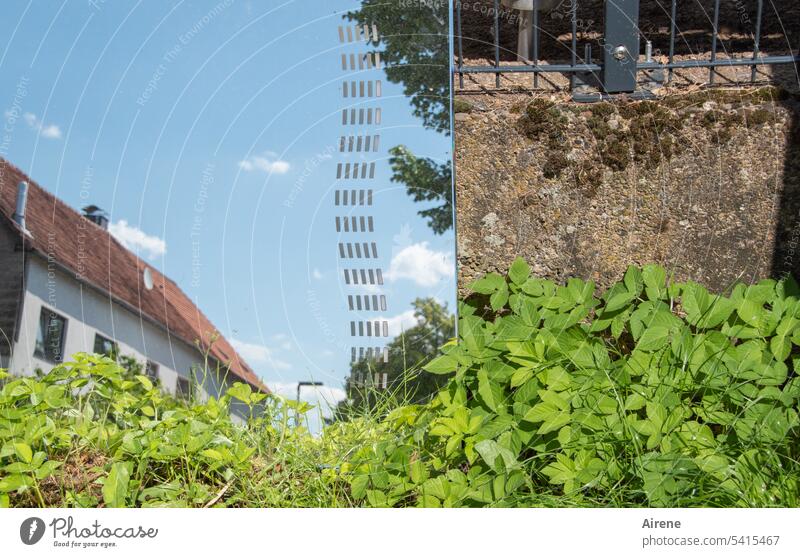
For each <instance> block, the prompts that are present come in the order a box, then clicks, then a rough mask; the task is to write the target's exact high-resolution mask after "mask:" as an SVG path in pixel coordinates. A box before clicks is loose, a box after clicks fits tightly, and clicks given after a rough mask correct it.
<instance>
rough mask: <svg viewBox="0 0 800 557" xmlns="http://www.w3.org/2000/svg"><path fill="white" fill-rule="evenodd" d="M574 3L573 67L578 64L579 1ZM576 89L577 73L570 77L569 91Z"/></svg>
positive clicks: (572, 0)
mask: <svg viewBox="0 0 800 557" xmlns="http://www.w3.org/2000/svg"><path fill="white" fill-rule="evenodd" d="M570 1H571V2H572V65H573V66H575V65H576V64H577V63H578V52H577V50H578V0H570ZM573 89H575V72H573V73H571V74H570V76H569V90H570V91H572V90H573Z"/></svg>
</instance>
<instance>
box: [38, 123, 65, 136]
mask: <svg viewBox="0 0 800 557" xmlns="http://www.w3.org/2000/svg"><path fill="white" fill-rule="evenodd" d="M41 134H42V137H46V138H47V139H61V128H59V127H58V126H56V125H55V124H50V125H49V126H42V128H41Z"/></svg>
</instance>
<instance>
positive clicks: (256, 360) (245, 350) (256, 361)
mask: <svg viewBox="0 0 800 557" xmlns="http://www.w3.org/2000/svg"><path fill="white" fill-rule="evenodd" d="M230 343H231V346H233V349H234V350H236V352H237V353H238V354H239V355H240V356H241V357H242V358H244V361H246V362H247V363H248V364H250V365H251V366H253V367H254V368H258V367H264V366H271V367H272V368H273V369H276V370H283V371H286V370H289V369H291V368H292V365H291V364H290V363H289V362H285V361H283V360H281V359H279V358H276V357H275V354H274V351H273V350H272V349H271V348H270V347H269V346H264V345H263V344H255V343H251V342H244V341H241V340H238V339H235V338H233V339H230Z"/></svg>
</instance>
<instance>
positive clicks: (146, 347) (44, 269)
mask: <svg viewBox="0 0 800 557" xmlns="http://www.w3.org/2000/svg"><path fill="white" fill-rule="evenodd" d="M26 282H27V284H26V292H25V297H24V302H23V313H22V319H21V323H20V331H19V338H18V341H17V342H16V344H15V347H14V355H13V358H12V361H11V366H10V369H9V371H11V373H14V374H17V375H32V374H33V372H34V370H35V369H36V368H40V369H41V370H42V371H45V372H47V371H49V370H50V369H52V368H53V364H51V363H49V362H47V361H45V360H42V359H39V358H37V357H36V356H34V355H33V353H34V349H35V345H36V335H37V331H38V328H39V316H40V312H41V310H42V307H43V306H46V307H47V308H48V309H52V310H53V311H55V312H56V313H57V314H60V315H62V316H64V317H66V318H67V327H66V335H65V337H66V338H65V344H64V353H63V357H64V359H68V358H69V357H70V356H71V355H72V354H75V353H77V352H92V351H93V349H94V337H95V334H96V333H99V334H100V335H102V336H104V337H106V338H109V339H113V340H114V341H116V342H117V344H118V346H119V353H120V355H124V356H132V357H134V358H136V360H137V361H139V362H141V363H144V362H145V361H146V360H151V361H153V362H155V363H157V364H158V366H159V369H158V373H159V378H160V380H161V384H162V386H163V387H164V388H165V390H167V391H169V392H171V393H174V392H175V390H176V385H177V381H178V376H179V375H181V376H183V377H186V378H189V375H190V372H191V370H192V366H193V365H195V366H202V364H203V360H202V355H201V354H200V352H199V351H198V350H197V349H195V348H194V347H190V346H188V345H187V344H186V343H184V342H183V341H181V340H178V339H176V338H172V339H170V338H168V336H167V333H166V331H165V330H164V329H162V328H159V327H157V326H155V325H153V324H152V323H151V322H149V321H147V320H145V319H140V318H139V316H138V315H136V314H134V313H133V312H131V311H130V310H128V309H127V308H125V307H123V306H122V305H119V304H117V303H113V302H111V301H110V300H109V298H108V297H103V296H101V295H100V294H99V293H98V292H97V291H95V290H94V289H92V288H89V287H87V286H84V285H82V284H81V283H80V282H79V281H77V280H76V279H75V278H73V277H71V276H69V275H67V274H65V273H63V272H62V271H60V270H58V269H55V268H54V267H53V266H52V265H51V266H50V269H49V270H48V264H47V261H45V260H44V259H43V258H41V257H38V256H33V257H31V259H30V260H29V262H28V266H27V280H26ZM209 375H211V376H212V377H209V378H208V381H207V384H206V385H204V386H203V387H204V388H203V390H205V391H206V394H212V395H214V396H218V394H219V383H220V381H219V380H218V378H216V377H213V375H214V374H209ZM229 382H230V381H229Z"/></svg>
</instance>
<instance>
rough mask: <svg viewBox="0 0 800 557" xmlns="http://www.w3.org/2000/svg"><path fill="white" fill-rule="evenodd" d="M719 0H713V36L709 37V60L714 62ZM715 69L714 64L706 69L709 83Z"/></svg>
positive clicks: (712, 82)
mask: <svg viewBox="0 0 800 557" xmlns="http://www.w3.org/2000/svg"><path fill="white" fill-rule="evenodd" d="M719 1H720V0H714V28H713V29H712V31H713V33H714V36H713V37H711V61H712V62H714V61H715V60H716V59H717V35H718V34H719ZM716 73H717V72H716V70H715V69H714V66H711V69H709V71H708V82H709V83H710V84H712V85H713V84H714V76H715V74H716Z"/></svg>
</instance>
